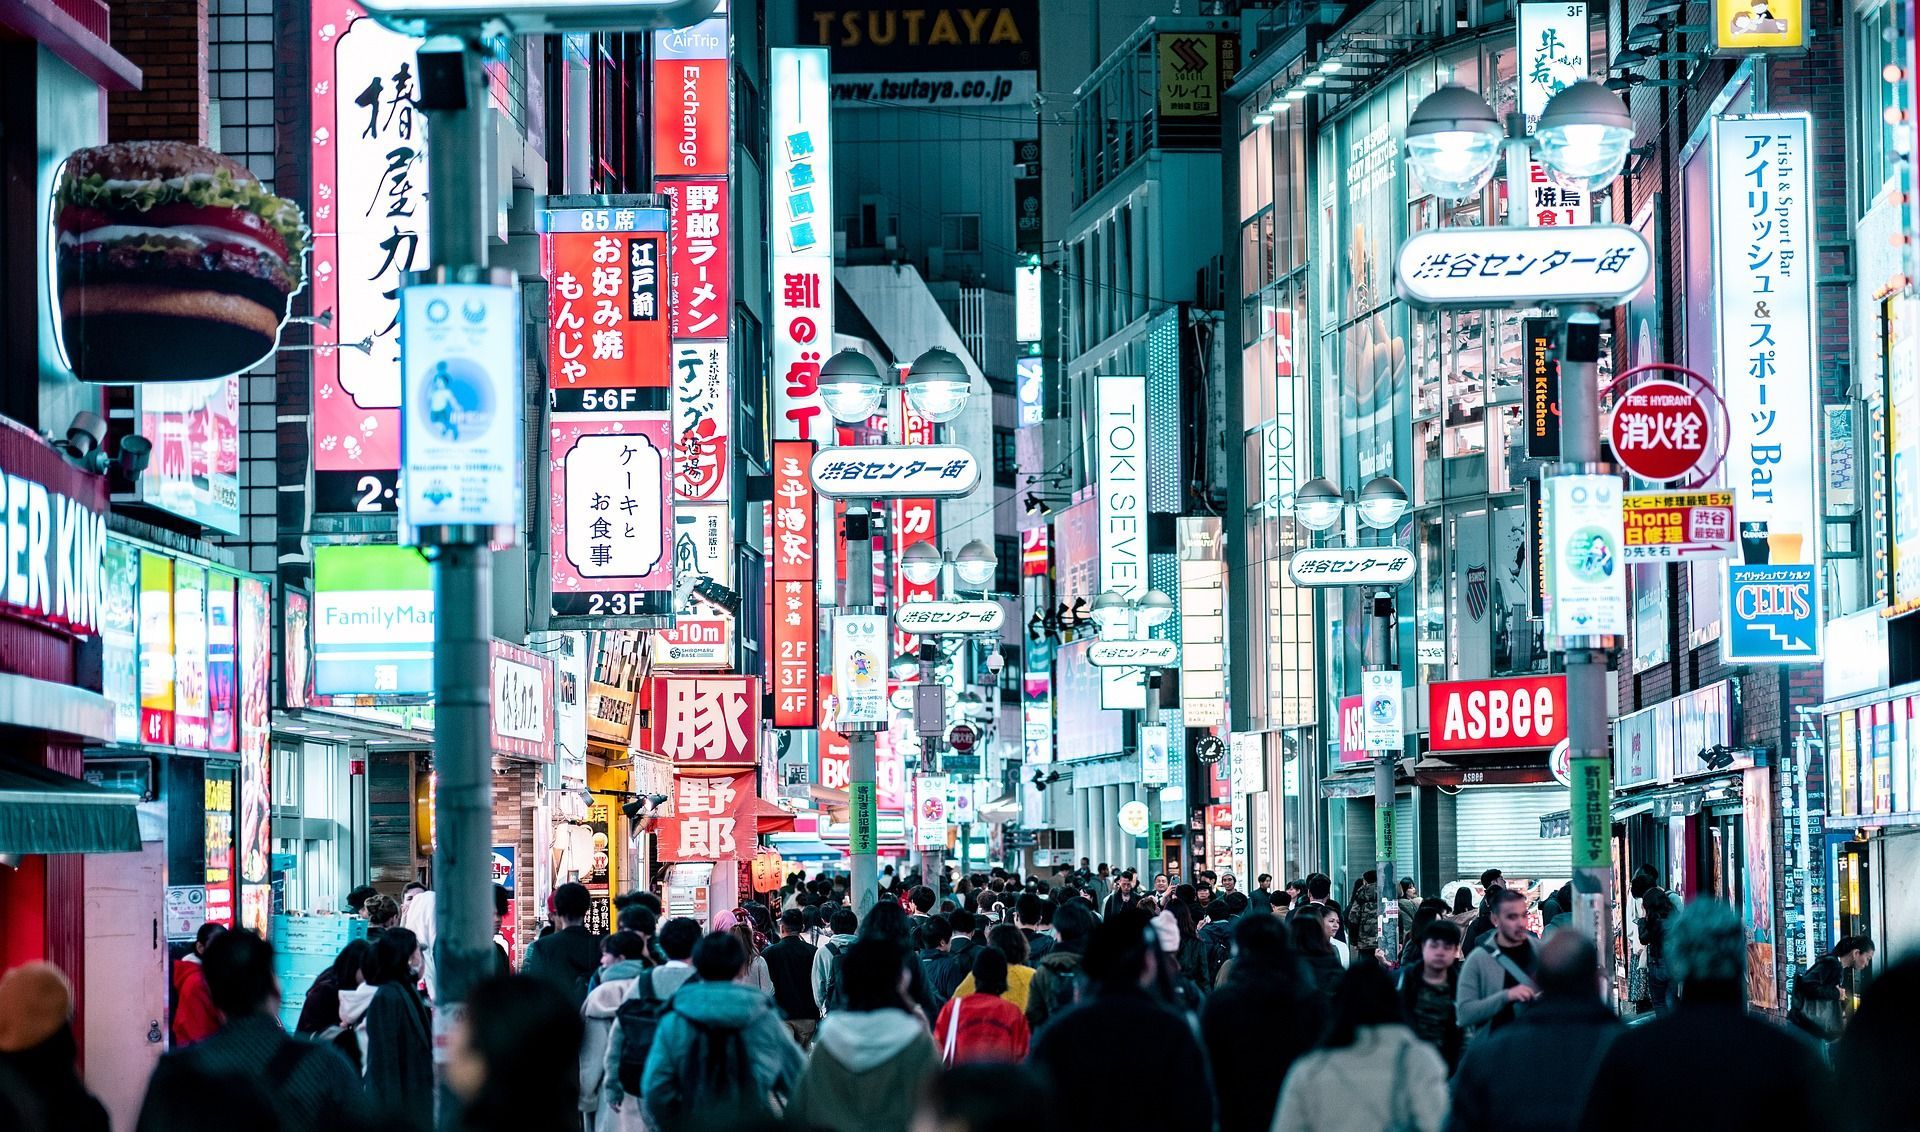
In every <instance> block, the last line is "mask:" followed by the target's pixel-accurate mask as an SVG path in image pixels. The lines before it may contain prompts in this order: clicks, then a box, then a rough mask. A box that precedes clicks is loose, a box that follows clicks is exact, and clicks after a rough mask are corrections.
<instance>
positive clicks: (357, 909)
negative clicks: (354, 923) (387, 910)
mask: <svg viewBox="0 0 1920 1132" xmlns="http://www.w3.org/2000/svg"><path fill="white" fill-rule="evenodd" d="M379 894H380V890H379V889H377V888H375V887H373V886H372V885H370V884H362V885H357V886H355V888H354V890H353V891H352V892H349V893H347V914H348V915H349V916H364V915H366V912H367V901H369V900H371V899H373V898H374V897H375V896H378V895H379Z"/></svg>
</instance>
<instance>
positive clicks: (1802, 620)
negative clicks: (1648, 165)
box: [1711, 114, 1824, 663]
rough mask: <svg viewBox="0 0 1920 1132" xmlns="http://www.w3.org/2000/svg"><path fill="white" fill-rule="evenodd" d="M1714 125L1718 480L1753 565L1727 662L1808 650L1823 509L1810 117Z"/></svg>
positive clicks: (1813, 649)
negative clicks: (1726, 431)
mask: <svg viewBox="0 0 1920 1132" xmlns="http://www.w3.org/2000/svg"><path fill="white" fill-rule="evenodd" d="M1711 133H1712V138H1713V206H1714V207H1713V247H1714V255H1715V272H1714V276H1715V279H1716V280H1717V282H1716V285H1715V288H1714V296H1715V300H1716V312H1715V313H1716V318H1717V320H1718V323H1719V334H1718V357H1719V368H1720V374H1721V381H1720V390H1719V392H1720V395H1721V397H1722V398H1724V399H1725V401H1726V406H1727V413H1728V416H1729V417H1730V418H1731V423H1732V433H1731V435H1730V436H1729V437H1728V438H1727V459H1726V464H1725V469H1726V483H1727V486H1728V487H1731V488H1732V489H1733V505H1734V514H1735V517H1736V520H1737V521H1738V523H1739V537H1740V550H1741V553H1740V559H1741V561H1740V563H1739V565H1744V566H1746V567H1749V568H1750V569H1748V570H1746V571H1738V570H1737V567H1736V576H1733V577H1730V578H1729V584H1728V587H1727V596H1728V611H1729V614H1730V616H1731V619H1732V620H1731V622H1730V631H1729V632H1727V633H1725V634H1723V636H1722V638H1721V642H1722V650H1723V654H1724V655H1725V657H1726V659H1727V660H1728V661H1729V662H1738V661H1756V662H1762V663H1765V662H1769V661H1771V662H1781V661H1792V660H1813V659H1817V658H1818V656H1819V655H1820V625H1821V623H1822V621H1823V619H1824V618H1823V615H1822V610H1821V602H1820V581H1819V579H1820V553H1821V539H1822V536H1823V534H1824V517H1823V516H1822V514H1821V513H1820V506H1819V503H1820V500H1819V489H1818V483H1819V481H1820V478H1821V476H1820V460H1819V457H1818V448H1817V444H1818V432H1817V429H1816V425H1815V419H1816V418H1815V406H1816V405H1817V404H1818V394H1817V391H1816V390H1815V388H1814V383H1813V382H1814V379H1813V374H1814V365H1815V362H1814V356H1813V327H1814V318H1815V308H1814V287H1815V280H1816V273H1817V271H1818V270H1819V264H1818V262H1817V261H1818V247H1817V245H1816V243H1815V239H1814V231H1813V209H1812V202H1811V200H1810V194H1811V191H1812V185H1811V181H1810V176H1809V174H1810V169H1809V162H1810V161H1811V160H1812V158H1813V152H1812V136H1811V135H1812V124H1811V119H1810V118H1809V116H1808V115H1806V114H1765V115H1756V116H1752V117H1744V118H1716V119H1714V121H1713V123H1712V127H1711ZM1803 603H1805V604H1806V608H1805V609H1804V611H1802V610H1801V608H1800V607H1801V605H1802V604H1803ZM1802 613H1804V616H1802ZM1789 642H1790V643H1789Z"/></svg>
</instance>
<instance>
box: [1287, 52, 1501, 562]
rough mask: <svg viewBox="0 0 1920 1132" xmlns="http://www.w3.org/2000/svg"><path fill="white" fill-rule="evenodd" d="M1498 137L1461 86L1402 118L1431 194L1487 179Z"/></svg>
mask: <svg viewBox="0 0 1920 1132" xmlns="http://www.w3.org/2000/svg"><path fill="white" fill-rule="evenodd" d="M1502 140H1503V135H1502V131H1501V129H1500V119H1499V118H1498V117H1496V116H1495V115H1494V113H1493V108H1492V107H1491V106H1488V105H1487V102H1486V100H1485V99H1483V98H1481V97H1480V96H1479V95H1478V94H1475V93H1474V92H1473V91H1471V90H1468V89H1467V88H1466V87H1463V86H1443V87H1441V88H1440V89H1439V90H1436V91H1434V92H1433V93H1432V94H1429V95H1428V96H1427V97H1426V98H1424V99H1422V100H1421V101H1420V105H1419V106H1418V107H1416V108H1415V109H1414V111H1413V116H1412V117H1411V118H1409V119H1407V163H1408V164H1409V165H1411V166H1413V171H1414V172H1415V173H1417V174H1419V176H1420V183H1421V184H1422V185H1423V186H1425V187H1426V188H1428V189H1431V190H1433V192H1434V193H1435V194H1437V195H1439V196H1442V197H1445V198H1447V199H1448V200H1465V199H1466V198H1467V197H1470V196H1473V195H1474V194H1475V193H1478V192H1479V191H1480V190H1481V189H1484V188H1486V187H1487V182H1488V181H1491V180H1492V179H1493V170H1494V167H1495V166H1497V165H1498V164H1499V163H1500V143H1501V141H1502ZM1318 529H1324V528H1318Z"/></svg>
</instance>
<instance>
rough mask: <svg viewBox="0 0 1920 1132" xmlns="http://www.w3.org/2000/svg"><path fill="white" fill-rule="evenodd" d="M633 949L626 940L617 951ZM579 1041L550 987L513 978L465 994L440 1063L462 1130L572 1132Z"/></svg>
mask: <svg viewBox="0 0 1920 1132" xmlns="http://www.w3.org/2000/svg"><path fill="white" fill-rule="evenodd" d="M616 934H626V935H631V933H616ZM609 938H611V937H609ZM635 946H637V945H636V944H634V943H633V942H632V941H631V940H630V941H628V942H627V943H626V944H625V945H624V946H623V948H622V950H623V951H629V950H632V949H633V948H634V947H635ZM629 962H637V961H634V960H629ZM603 985H604V984H603ZM581 1035H582V1028H581V1019H580V1014H579V1012H578V1011H576V1010H574V1009H573V1006H572V1004H571V1003H570V1002H568V1000H567V996H566V995H565V994H564V993H563V992H562V991H560V990H559V989H558V988H557V987H555V986H553V984H551V983H547V982H543V981H541V980H539V979H532V978H528V977H527V976H525V975H517V976H509V977H506V978H500V977H494V978H490V979H487V980H486V981H484V982H482V983H480V984H479V985H478V986H475V987H473V988H472V989H471V990H469V991H468V992H467V1001H466V1010H465V1012H464V1013H463V1015H462V1016H461V1018H460V1019H459V1020H458V1021H457V1022H455V1024H454V1027H453V1034H452V1036H451V1040H450V1042H449V1049H448V1054H449V1057H448V1062H447V1087H448V1089H449V1090H451V1091H452V1093H453V1095H454V1098H455V1099H456V1100H458V1101H459V1102H460V1126H461V1128H463V1129H468V1130H471V1132H575V1130H577V1129H579V1128H580V1107H579V1100H580V1094H579V1085H580V1081H579V1077H578V1075H577V1074H576V1072H575V1066H576V1062H577V1061H578V1059H579V1056H580V1047H581Z"/></svg>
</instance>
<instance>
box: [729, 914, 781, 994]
mask: <svg viewBox="0 0 1920 1132" xmlns="http://www.w3.org/2000/svg"><path fill="white" fill-rule="evenodd" d="M727 933H728V934H729V935H731V936H733V938H735V939H737V940H739V941H740V946H741V948H742V949H744V950H745V951H746V953H747V965H746V966H745V967H742V968H740V977H739V978H737V979H735V980H733V981H734V982H736V983H739V984H741V985H743V986H749V987H759V988H760V989H761V990H763V991H766V992H767V994H768V995H772V994H773V972H772V971H769V970H768V969H767V960H766V957H765V956H763V955H761V954H760V944H759V938H760V937H759V934H758V933H757V932H755V931H754V930H753V925H752V924H751V923H750V922H748V921H747V920H746V919H745V918H742V919H740V920H738V921H736V922H735V923H734V925H733V926H732V927H731V928H728V929H727Z"/></svg>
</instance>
